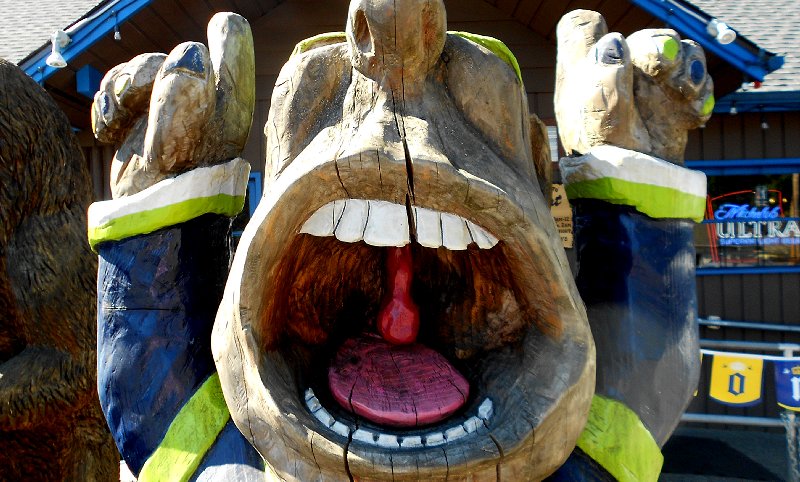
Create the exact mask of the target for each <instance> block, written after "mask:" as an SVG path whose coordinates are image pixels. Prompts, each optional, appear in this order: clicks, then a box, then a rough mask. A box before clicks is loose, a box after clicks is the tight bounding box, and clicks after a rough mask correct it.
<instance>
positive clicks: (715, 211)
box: [706, 189, 800, 246]
mask: <svg viewBox="0 0 800 482" xmlns="http://www.w3.org/2000/svg"><path fill="white" fill-rule="evenodd" d="M743 194H749V195H754V199H753V200H752V201H751V202H744V203H742V202H732V201H735V200H737V201H741V200H742V195H743ZM761 198H763V199H761ZM782 199H783V193H781V191H779V190H777V189H764V193H762V194H761V195H760V196H759V192H758V191H736V192H732V193H728V194H723V195H722V196H717V197H714V198H709V199H708V205H707V208H706V219H707V221H706V222H707V223H711V224H713V226H714V228H713V230H712V231H711V232H710V233H709V235H710V237H711V238H713V239H714V240H715V241H716V243H715V244H717V245H719V246H765V245H796V244H800V225H799V224H798V221H799V220H798V219H795V218H787V217H785V216H784V212H783V208H782V207H781V206H782V204H781V202H780V201H781V200H782ZM770 201H772V202H770Z"/></svg>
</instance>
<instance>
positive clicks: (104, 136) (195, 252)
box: [89, 14, 264, 482]
mask: <svg viewBox="0 0 800 482" xmlns="http://www.w3.org/2000/svg"><path fill="white" fill-rule="evenodd" d="M254 104H255V74H254V56H253V40H252V35H251V33H250V26H249V24H248V23H247V21H246V20H245V19H244V18H243V17H240V16H238V15H234V14H217V15H215V16H214V17H213V18H212V19H211V21H210V23H209V26H208V48H206V47H205V46H204V45H202V44H200V43H196V42H187V43H183V44H181V45H178V46H177V47H175V49H173V50H172V52H170V54H169V55H163V54H144V55H140V56H138V57H135V58H134V59H132V60H131V61H130V62H127V63H126V64H122V65H120V66H117V67H115V68H114V69H112V70H111V71H109V73H108V74H107V75H106V76H105V78H104V79H103V81H102V83H101V89H100V91H99V92H98V93H97V94H96V96H95V102H94V104H93V108H92V120H93V122H92V124H93V128H94V131H95V135H96V136H97V137H98V139H101V140H105V141H109V142H115V143H117V144H118V149H117V152H116V155H115V157H114V161H113V165H112V179H111V184H112V190H113V194H114V197H115V199H113V200H111V201H105V202H101V203H95V204H93V205H92V206H91V208H90V210H89V241H90V243H91V244H92V246H93V248H94V249H95V250H96V251H97V252H98V254H99V255H100V263H99V274H98V308H99V309H98V341H97V343H98V373H97V376H98V391H99V395H100V403H101V405H102V407H103V411H104V413H105V416H106V419H107V422H108V425H109V427H110V428H111V432H112V434H113V436H114V440H115V442H116V444H117V447H118V448H119V450H120V453H121V454H122V456H123V458H124V459H125V461H126V462H127V464H128V466H129V468H130V469H131V471H132V472H133V473H134V474H135V475H137V476H138V478H139V480H140V481H142V482H144V481H153V480H163V481H174V480H189V479H190V478H191V479H192V480H226V481H244V480H263V469H264V467H263V462H262V461H261V458H260V457H259V456H258V454H257V453H256V452H255V450H254V449H253V448H252V447H251V446H250V445H249V444H248V443H247V442H246V441H245V439H244V438H243V437H242V436H241V434H240V433H239V431H238V430H237V428H236V427H235V426H234V425H233V423H232V422H231V421H230V417H229V416H228V409H227V407H226V405H225V401H224V400H223V398H222V393H221V392H220V388H219V380H218V378H217V376H216V374H215V369H214V363H213V360H212V357H211V350H210V336H211V327H212V323H213V320H214V314H215V313H216V310H217V307H218V305H219V302H220V297H221V294H222V289H223V287H224V284H225V277H226V273H227V269H228V265H229V257H230V246H229V243H228V233H229V230H230V224H231V220H230V218H231V217H232V216H234V215H236V213H238V212H239V211H240V210H241V209H242V206H243V204H244V194H245V190H246V187H247V179H248V173H249V169H250V167H249V165H248V164H247V163H246V162H245V161H243V160H242V159H238V158H237V157H236V156H238V155H239V153H240V152H241V150H242V148H243V147H244V144H245V142H246V140H247V135H248V133H249V131H250V124H251V123H252V116H253V107H254Z"/></svg>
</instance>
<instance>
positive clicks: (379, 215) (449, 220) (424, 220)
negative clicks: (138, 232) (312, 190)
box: [300, 199, 497, 250]
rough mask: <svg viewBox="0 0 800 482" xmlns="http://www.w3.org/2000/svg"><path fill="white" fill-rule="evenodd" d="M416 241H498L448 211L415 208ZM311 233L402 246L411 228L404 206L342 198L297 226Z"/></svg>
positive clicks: (461, 244) (459, 244)
mask: <svg viewBox="0 0 800 482" xmlns="http://www.w3.org/2000/svg"><path fill="white" fill-rule="evenodd" d="M413 212H414V225H415V226H416V233H417V235H416V237H417V242H418V243H419V244H421V245H422V246H425V247H426V248H439V247H441V246H444V247H445V248H447V249H450V250H463V249H467V246H469V245H470V244H472V243H475V244H477V245H478V247H479V248H481V249H489V248H491V247H493V246H494V245H496V244H497V238H496V237H494V236H493V235H492V234H491V233H489V232H488V231H486V230H485V229H484V228H482V227H480V226H478V225H477V224H475V223H473V222H472V221H469V220H467V219H464V218H462V217H460V216H456V215H455V214H450V213H442V212H439V211H433V210H431V209H426V208H419V207H414V208H413ZM300 232H301V233H306V234H311V235H314V236H334V235H335V236H336V239H338V240H339V241H342V242H345V243H357V242H359V241H362V240H363V241H364V242H366V243H367V244H369V245H372V246H397V247H400V246H405V245H406V244H408V243H409V239H410V234H409V232H410V230H409V227H408V213H407V211H406V207H405V206H403V205H401V204H394V203H390V202H387V201H375V200H366V199H343V200H340V201H333V202H329V203H328V204H326V205H324V206H322V207H321V208H319V209H317V211H316V212H315V213H314V214H312V215H311V217H310V218H308V220H307V221H306V222H305V224H303V227H302V228H301V229H300Z"/></svg>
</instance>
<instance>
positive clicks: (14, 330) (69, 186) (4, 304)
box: [0, 59, 119, 481]
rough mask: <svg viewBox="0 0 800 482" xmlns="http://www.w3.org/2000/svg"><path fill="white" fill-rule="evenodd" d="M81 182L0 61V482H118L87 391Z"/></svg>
mask: <svg viewBox="0 0 800 482" xmlns="http://www.w3.org/2000/svg"><path fill="white" fill-rule="evenodd" d="M90 197H91V196H90V181H89V174H88V172H87V170H86V166H85V164H84V161H83V156H82V155H81V152H80V149H79V147H78V144H77V141H76V139H75V137H74V135H73V134H72V131H71V129H70V126H69V123H68V121H67V119H66V117H65V116H64V114H63V113H62V112H61V111H60V110H58V107H56V105H55V103H54V102H53V101H52V99H50V97H49V96H48V95H47V94H46V93H45V92H44V90H43V89H42V88H41V87H39V86H38V85H37V84H36V83H35V82H34V81H33V80H31V79H30V78H29V77H27V76H26V75H25V74H24V73H23V72H22V71H21V70H20V69H19V68H17V67H16V66H15V65H14V64H11V63H9V62H6V61H5V60H2V59H0V480H81V481H90V480H118V479H119V462H118V461H119V457H118V455H117V453H116V449H115V447H114V444H113V441H112V440H111V437H110V435H109V433H108V429H107V428H106V424H105V421H104V419H103V417H102V413H101V412H100V406H99V404H98V402H97V393H96V389H95V386H96V385H95V378H96V356H97V355H96V353H97V351H96V348H95V299H94V298H95V297H94V291H95V283H96V282H95V273H96V267H97V260H96V258H95V257H94V256H93V255H92V252H91V251H90V249H89V247H88V246H87V245H86V242H85V236H86V234H85V233H86V208H87V206H88V205H89V203H90V202H91V198H90Z"/></svg>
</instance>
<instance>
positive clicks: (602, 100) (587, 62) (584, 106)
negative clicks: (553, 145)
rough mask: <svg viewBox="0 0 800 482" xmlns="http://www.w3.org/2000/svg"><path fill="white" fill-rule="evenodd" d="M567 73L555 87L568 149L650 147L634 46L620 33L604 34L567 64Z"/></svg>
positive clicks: (577, 150) (558, 109)
mask: <svg viewBox="0 0 800 482" xmlns="http://www.w3.org/2000/svg"><path fill="white" fill-rule="evenodd" d="M562 68H563V67H562ZM564 75H565V77H564V78H563V79H561V82H560V84H557V86H556V91H557V93H558V95H557V97H556V116H557V118H558V122H559V125H560V126H562V128H561V130H560V137H561V142H562V144H563V145H564V148H565V150H566V151H567V152H573V153H580V154H585V153H586V152H588V151H589V149H591V148H592V147H593V146H596V145H601V144H614V145H618V146H622V147H627V148H631V149H645V148H646V147H647V142H648V140H647V136H646V132H644V130H643V129H642V127H641V119H640V118H639V116H638V113H637V111H636V109H635V105H634V98H633V65H632V63H631V57H630V51H629V48H628V44H627V42H626V41H625V38H624V37H622V35H621V34H619V33H610V34H606V35H604V36H603V37H602V38H600V39H599V40H598V41H597V43H596V44H594V45H593V46H592V47H591V48H590V49H589V50H588V51H587V52H586V54H585V56H584V58H583V60H582V61H581V62H580V63H578V64H575V65H574V66H571V67H570V68H564Z"/></svg>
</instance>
